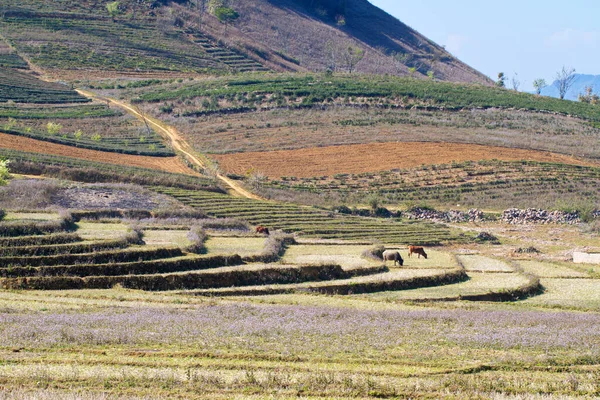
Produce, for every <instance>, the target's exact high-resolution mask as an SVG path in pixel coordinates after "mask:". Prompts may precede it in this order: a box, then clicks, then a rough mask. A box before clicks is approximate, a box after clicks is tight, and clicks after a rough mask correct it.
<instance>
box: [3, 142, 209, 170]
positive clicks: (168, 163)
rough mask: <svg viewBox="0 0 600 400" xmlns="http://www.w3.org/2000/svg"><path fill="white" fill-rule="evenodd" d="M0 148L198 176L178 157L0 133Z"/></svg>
mask: <svg viewBox="0 0 600 400" xmlns="http://www.w3.org/2000/svg"><path fill="white" fill-rule="evenodd" d="M0 148H4V149H12V150H20V151H28V152H31V153H43V154H53V155H57V156H64V157H72V158H79V159H82V160H89V161H97V162H104V163H109V164H118V165H126V166H130V167H142V168H150V169H156V170H160V171H166V172H175V173H180V174H187V175H198V174H197V173H196V172H195V171H193V170H192V169H190V168H188V167H187V166H186V165H185V164H184V163H183V162H181V160H180V159H179V158H177V157H149V156H135V155H130V154H119V153H110V152H105V151H97V150H88V149H79V148H76V147H72V146H65V145H62V144H56V143H50V142H44V141H40V140H35V139H30V138H25V137H20V136H14V135H7V134H5V133H0Z"/></svg>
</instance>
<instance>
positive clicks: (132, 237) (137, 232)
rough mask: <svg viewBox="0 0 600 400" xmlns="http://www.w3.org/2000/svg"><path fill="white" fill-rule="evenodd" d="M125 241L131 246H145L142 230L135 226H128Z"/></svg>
mask: <svg viewBox="0 0 600 400" xmlns="http://www.w3.org/2000/svg"><path fill="white" fill-rule="evenodd" d="M125 240H127V241H128V242H129V243H131V244H139V245H142V244H146V242H144V230H143V229H142V227H140V226H137V225H130V226H129V230H128V232H127V233H126V234H125Z"/></svg>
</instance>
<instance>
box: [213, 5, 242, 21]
mask: <svg viewBox="0 0 600 400" xmlns="http://www.w3.org/2000/svg"><path fill="white" fill-rule="evenodd" d="M239 16H240V14H238V12H237V11H235V10H234V9H233V8H229V7H219V8H217V9H215V17H217V19H218V20H219V22H223V23H231V22H233V21H235V20H236V19H238V18H239Z"/></svg>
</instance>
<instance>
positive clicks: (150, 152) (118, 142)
mask: <svg viewBox="0 0 600 400" xmlns="http://www.w3.org/2000/svg"><path fill="white" fill-rule="evenodd" d="M2 132H4V133H8V134H11V135H17V136H23V137H27V138H32V139H37V140H42V141H45V142H50V143H57V144H63V145H67V146H73V147H78V148H81V149H90V150H98V151H108V152H113V153H121V154H133V155H141V156H152V157H173V156H175V152H174V151H173V150H171V149H168V148H166V147H165V145H164V144H163V142H162V141H160V140H156V141H152V142H150V141H145V142H144V143H140V142H139V141H131V140H129V139H122V138H119V139H116V138H112V140H106V139H102V140H98V141H96V140H93V139H91V138H79V139H78V138H75V137H69V136H67V135H64V136H58V135H49V134H47V133H45V132H39V131H30V130H24V129H17V128H12V129H2Z"/></svg>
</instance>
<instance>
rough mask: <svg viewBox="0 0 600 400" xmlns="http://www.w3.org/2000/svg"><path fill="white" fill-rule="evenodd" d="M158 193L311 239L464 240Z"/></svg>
mask: <svg viewBox="0 0 600 400" xmlns="http://www.w3.org/2000/svg"><path fill="white" fill-rule="evenodd" d="M154 190H156V191H157V192H159V193H164V194H168V195H170V196H173V197H174V198H176V199H177V200H179V201H181V202H183V203H184V204H186V205H189V206H192V207H194V208H198V209H200V210H202V211H204V212H205V213H207V214H208V215H211V216H214V217H218V218H239V219H243V220H246V221H248V222H250V223H251V224H253V225H265V226H268V227H269V229H282V230H284V231H286V232H299V233H301V234H302V235H304V236H307V237H318V238H324V239H345V240H358V241H364V240H365V239H366V238H368V240H379V241H382V242H385V243H397V244H414V243H421V244H427V245H432V244H439V243H441V242H446V241H456V240H463V239H464V238H462V239H461V238H459V237H458V236H456V234H455V233H452V232H451V231H450V230H449V229H448V228H446V227H444V226H442V225H437V224H430V223H421V222H419V223H413V222H398V221H394V220H382V219H371V218H361V217H352V216H344V215H335V214H333V213H331V212H328V211H324V210H319V209H315V208H311V207H302V206H297V205H293V204H281V203H275V202H268V201H259V200H251V199H243V198H236V197H231V196H227V195H223V194H218V193H209V192H197V191H189V190H179V189H173V188H165V187H162V188H161V187H156V188H154Z"/></svg>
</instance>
